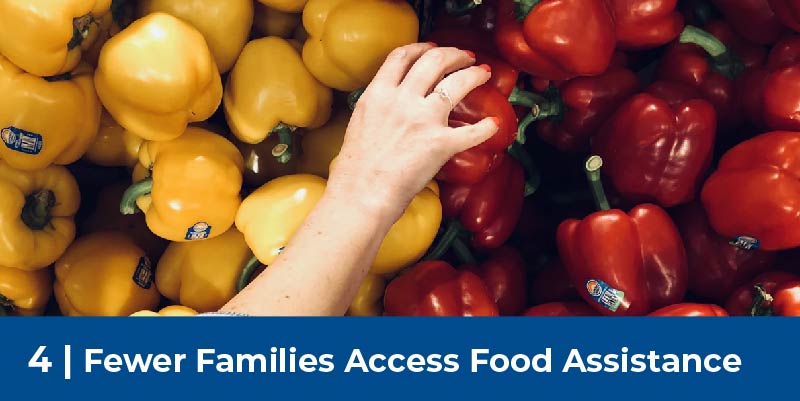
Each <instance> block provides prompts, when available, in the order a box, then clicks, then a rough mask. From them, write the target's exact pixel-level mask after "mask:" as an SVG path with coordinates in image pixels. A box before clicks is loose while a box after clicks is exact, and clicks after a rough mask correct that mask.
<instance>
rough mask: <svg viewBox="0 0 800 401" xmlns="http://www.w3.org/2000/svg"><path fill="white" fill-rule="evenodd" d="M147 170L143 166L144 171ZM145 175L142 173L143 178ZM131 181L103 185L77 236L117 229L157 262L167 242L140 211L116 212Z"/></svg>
mask: <svg viewBox="0 0 800 401" xmlns="http://www.w3.org/2000/svg"><path fill="white" fill-rule="evenodd" d="M146 172H147V170H146V169H144V173H146ZM144 178H146V176H145V175H143V176H142V179H144ZM129 186H130V183H128V182H125V181H121V182H116V183H113V184H110V185H108V186H105V187H104V188H103V189H102V190H100V192H99V194H98V195H97V199H96V202H95V204H96V206H95V207H94V208H93V213H92V214H90V215H89V217H87V218H86V219H85V220H83V221H82V222H81V224H80V225H79V229H78V236H79V237H80V236H83V235H86V234H90V233H94V232H98V231H119V232H121V233H123V234H125V235H127V236H128V237H130V238H131V239H132V240H133V242H135V243H136V245H138V246H139V247H140V248H142V249H143V250H144V252H145V254H147V256H148V257H149V258H150V261H151V262H152V263H153V264H156V263H158V260H159V258H160V257H161V254H163V253H164V250H165V249H167V245H169V241H167V240H165V239H163V238H161V237H159V236H157V235H155V234H153V233H152V232H151V231H150V229H149V228H148V227H147V223H146V222H145V217H144V215H143V214H133V215H124V214H122V213H120V212H119V204H120V202H121V201H122V195H123V194H124V193H125V190H126V189H128V187H129Z"/></svg>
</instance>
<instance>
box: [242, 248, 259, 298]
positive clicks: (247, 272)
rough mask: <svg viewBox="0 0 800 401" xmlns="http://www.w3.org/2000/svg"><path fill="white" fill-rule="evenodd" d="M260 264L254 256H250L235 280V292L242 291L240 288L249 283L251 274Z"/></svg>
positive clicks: (251, 277)
mask: <svg viewBox="0 0 800 401" xmlns="http://www.w3.org/2000/svg"><path fill="white" fill-rule="evenodd" d="M261 266H263V264H262V263H261V262H260V261H259V260H258V258H257V257H255V256H253V257H251V258H250V260H248V261H247V263H245V264H244V267H243V268H242V274H240V275H239V280H237V281H236V292H237V293H239V292H242V290H243V289H244V288H245V287H247V285H248V284H250V280H252V279H253V274H254V273H255V272H256V270H258V268H259V267H261Z"/></svg>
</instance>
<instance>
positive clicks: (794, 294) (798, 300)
mask: <svg viewBox="0 0 800 401" xmlns="http://www.w3.org/2000/svg"><path fill="white" fill-rule="evenodd" d="M773 298H774V300H773V301H772V313H773V314H774V315H776V316H800V281H790V282H788V283H785V284H781V285H780V286H779V287H778V288H776V289H775V295H773Z"/></svg>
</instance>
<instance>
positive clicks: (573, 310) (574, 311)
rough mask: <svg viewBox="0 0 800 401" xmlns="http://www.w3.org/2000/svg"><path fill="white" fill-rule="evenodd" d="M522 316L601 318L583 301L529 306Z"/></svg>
mask: <svg viewBox="0 0 800 401" xmlns="http://www.w3.org/2000/svg"><path fill="white" fill-rule="evenodd" d="M523 316H550V317H558V316H601V315H600V313H598V312H597V311H596V310H594V308H592V307H591V306H589V305H587V304H586V302H583V301H566V302H548V303H544V304H541V305H536V306H531V307H530V308H528V309H526V310H525V313H524V314H523Z"/></svg>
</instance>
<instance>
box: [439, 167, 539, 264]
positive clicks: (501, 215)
mask: <svg viewBox="0 0 800 401" xmlns="http://www.w3.org/2000/svg"><path fill="white" fill-rule="evenodd" d="M441 198H442V208H443V212H444V216H445V217H447V218H453V219H456V218H457V219H458V220H459V221H460V223H461V225H462V226H463V227H464V228H465V229H466V230H467V231H469V232H470V233H472V240H471V242H472V246H473V247H475V248H476V249H479V250H487V249H497V248H499V247H500V246H502V245H503V244H504V243H505V242H506V241H508V239H509V238H510V237H511V234H512V233H513V232H514V228H515V227H516V225H517V221H518V220H519V217H520V215H521V214H522V204H523V201H524V198H525V173H524V171H523V169H522V166H520V164H519V162H517V161H516V159H514V158H512V157H510V156H507V157H505V158H503V160H502V162H501V163H500V165H499V166H498V167H497V168H495V169H494V170H492V171H491V172H490V173H489V174H488V175H486V177H485V178H484V179H483V180H482V181H480V182H478V183H477V184H475V185H452V184H447V183H442V184H441Z"/></svg>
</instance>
